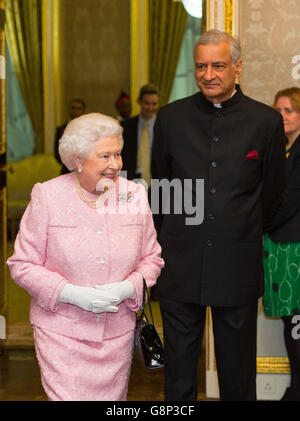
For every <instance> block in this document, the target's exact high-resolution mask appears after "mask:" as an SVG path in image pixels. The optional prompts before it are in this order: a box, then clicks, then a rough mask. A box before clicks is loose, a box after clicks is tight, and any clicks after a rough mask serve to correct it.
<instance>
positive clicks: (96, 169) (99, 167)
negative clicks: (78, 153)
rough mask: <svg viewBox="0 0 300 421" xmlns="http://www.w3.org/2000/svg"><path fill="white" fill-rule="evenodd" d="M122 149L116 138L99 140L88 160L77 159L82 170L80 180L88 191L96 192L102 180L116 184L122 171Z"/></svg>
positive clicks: (109, 137) (110, 137)
mask: <svg viewBox="0 0 300 421" xmlns="http://www.w3.org/2000/svg"><path fill="white" fill-rule="evenodd" d="M121 152H122V147H121V145H120V142H119V139H118V138H117V137H114V136H108V137H104V138H103V139H101V140H99V141H98V142H97V143H96V144H95V146H94V148H93V150H92V151H91V152H90V154H89V155H88V157H87V158H85V159H84V160H80V159H79V160H78V159H75V162H76V164H77V168H81V169H82V172H80V173H79V180H80V182H81V184H82V186H83V187H84V188H86V189H87V190H88V191H93V190H95V187H96V185H97V183H98V182H99V181H100V180H102V179H107V180H111V181H114V182H116V181H117V178H118V177H119V173H120V171H121V169H122V165H123V162H122V157H121Z"/></svg>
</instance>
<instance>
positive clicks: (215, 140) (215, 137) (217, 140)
mask: <svg viewBox="0 0 300 421" xmlns="http://www.w3.org/2000/svg"><path fill="white" fill-rule="evenodd" d="M212 140H213V142H215V143H217V142H219V140H220V139H219V138H218V137H217V136H214V137H213V139H212Z"/></svg>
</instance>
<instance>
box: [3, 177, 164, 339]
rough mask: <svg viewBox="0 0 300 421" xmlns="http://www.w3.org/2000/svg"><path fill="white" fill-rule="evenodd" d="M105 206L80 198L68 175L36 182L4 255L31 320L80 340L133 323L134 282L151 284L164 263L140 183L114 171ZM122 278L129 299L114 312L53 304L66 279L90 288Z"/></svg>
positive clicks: (137, 300)
mask: <svg viewBox="0 0 300 421" xmlns="http://www.w3.org/2000/svg"><path fill="white" fill-rule="evenodd" d="M112 192H113V193H111V195H110V198H109V200H108V202H107V203H106V205H107V206H103V207H102V208H100V209H99V210H96V209H93V208H91V207H89V206H88V205H87V204H86V203H85V202H84V201H82V200H81V199H80V198H79V196H78V193H77V191H76V187H75V176H74V174H73V173H71V174H67V175H62V176H60V177H57V178H54V179H53V180H50V181H47V182H45V183H42V184H40V183H38V184H36V185H35V186H34V188H33V190H32V193H31V201H30V203H29V205H28V207H27V209H26V211H25V213H24V216H23V218H22V221H21V224H20V230H19V233H18V236H17V238H16V241H15V250H14V254H13V255H12V257H10V258H9V259H8V261H7V263H8V266H9V268H10V272H11V276H12V278H13V279H14V280H15V282H16V283H17V284H18V285H20V286H21V287H22V288H24V289H25V290H26V291H27V292H28V293H29V294H30V295H31V297H32V300H31V310H30V320H31V322H32V324H34V325H37V326H39V327H42V328H44V329H48V330H51V331H54V332H57V333H60V334H63V335H67V336H72V337H75V338H78V339H82V340H90V341H95V342H98V341H102V340H104V339H108V338H112V337H116V336H119V335H122V334H124V333H126V332H128V331H130V330H132V329H134V326H135V320H136V313H135V312H136V311H137V310H138V308H139V307H140V305H141V301H142V280H143V277H144V278H145V280H146V283H147V285H148V287H151V286H152V285H154V284H155V282H156V279H157V277H158V276H159V274H160V271H161V268H162V267H163V265H164V263H163V260H162V259H161V257H160V253H161V247H160V245H159V244H158V242H157V240H156V231H155V229H154V225H153V219H152V214H151V211H150V208H149V204H148V199H147V194H146V191H145V189H144V187H143V186H142V185H138V184H135V183H133V182H131V181H128V180H126V179H124V178H121V177H119V179H118V182H117V187H116V189H114V190H113V191H112ZM125 279H129V280H131V281H132V282H133V284H134V288H135V297H136V298H135V299H134V300H132V299H127V300H125V301H124V302H123V303H121V304H120V305H119V311H118V312H117V313H101V314H94V313H91V312H88V311H85V310H82V309H81V308H79V307H76V306H74V305H71V304H65V303H58V302H57V300H58V297H59V294H60V292H61V290H62V288H63V287H64V285H65V284H66V283H67V282H69V283H72V284H74V285H80V286H93V285H96V284H105V283H109V282H120V281H123V280H125Z"/></svg>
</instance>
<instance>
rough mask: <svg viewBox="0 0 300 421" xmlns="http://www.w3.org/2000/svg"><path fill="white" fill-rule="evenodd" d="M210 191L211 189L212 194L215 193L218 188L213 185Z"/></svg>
mask: <svg viewBox="0 0 300 421" xmlns="http://www.w3.org/2000/svg"><path fill="white" fill-rule="evenodd" d="M209 191H210V192H211V193H212V194H214V193H216V191H217V190H216V189H215V188H214V187H211V188H210V190H209Z"/></svg>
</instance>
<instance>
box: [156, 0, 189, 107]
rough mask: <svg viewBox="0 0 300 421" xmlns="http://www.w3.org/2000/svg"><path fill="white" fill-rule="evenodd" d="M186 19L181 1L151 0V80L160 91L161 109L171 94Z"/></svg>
mask: <svg viewBox="0 0 300 421" xmlns="http://www.w3.org/2000/svg"><path fill="white" fill-rule="evenodd" d="M186 20H187V13H186V11H185V9H184V8H183V6H182V4H181V2H174V1H173V0H163V1H162V0H149V47H150V54H149V81H150V82H151V83H154V84H155V85H156V86H158V88H159V90H160V105H161V106H162V105H165V104H167V103H168V100H169V97H170V94H171V90H172V85H173V80H174V77H175V73H176V67H177V62H178V59H179V54H180V49H181V44H182V40H183V36H184V32H185V27H186Z"/></svg>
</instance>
